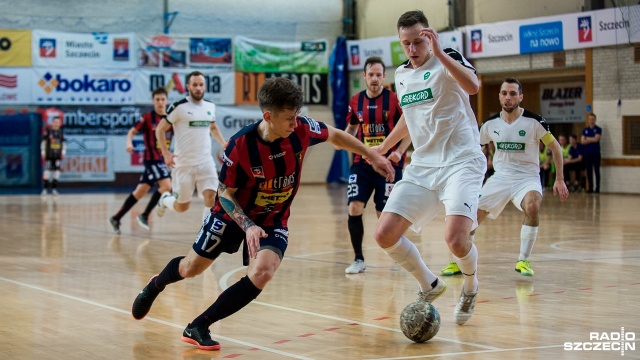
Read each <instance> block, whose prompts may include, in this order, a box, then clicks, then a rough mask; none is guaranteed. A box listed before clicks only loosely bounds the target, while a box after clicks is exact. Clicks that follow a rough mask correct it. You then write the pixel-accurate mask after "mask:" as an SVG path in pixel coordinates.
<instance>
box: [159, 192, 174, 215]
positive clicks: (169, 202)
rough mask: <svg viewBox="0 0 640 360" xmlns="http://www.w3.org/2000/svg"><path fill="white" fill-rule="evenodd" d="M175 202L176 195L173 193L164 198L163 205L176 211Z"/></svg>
mask: <svg viewBox="0 0 640 360" xmlns="http://www.w3.org/2000/svg"><path fill="white" fill-rule="evenodd" d="M175 202H176V197H175V196H173V195H171V196H167V197H166V198H164V199H162V205H164V206H165V207H166V208H167V209H169V210H171V211H176V209H174V208H173V203H175Z"/></svg>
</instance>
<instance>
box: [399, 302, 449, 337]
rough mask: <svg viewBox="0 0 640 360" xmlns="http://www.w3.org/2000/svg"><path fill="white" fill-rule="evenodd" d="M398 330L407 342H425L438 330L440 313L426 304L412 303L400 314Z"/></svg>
mask: <svg viewBox="0 0 640 360" xmlns="http://www.w3.org/2000/svg"><path fill="white" fill-rule="evenodd" d="M400 329H402V333H403V334H404V336H406V337H407V338H408V339H409V340H411V341H415V342H417V343H422V342H425V341H427V340H429V339H431V338H432V337H434V336H436V334H437V333H438V330H440V313H439V312H438V310H437V309H436V308H435V307H434V306H433V305H431V304H430V303H428V302H424V301H415V302H412V303H411V304H409V305H407V307H405V308H404V310H402V314H400Z"/></svg>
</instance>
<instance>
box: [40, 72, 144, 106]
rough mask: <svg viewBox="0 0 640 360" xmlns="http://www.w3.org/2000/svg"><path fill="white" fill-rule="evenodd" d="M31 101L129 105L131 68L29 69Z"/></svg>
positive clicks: (130, 97)
mask: <svg viewBox="0 0 640 360" xmlns="http://www.w3.org/2000/svg"><path fill="white" fill-rule="evenodd" d="M32 72H33V74H32V79H31V88H32V99H31V102H32V103H33V104H110V105H121V104H133V82H134V81H133V78H134V72H133V71H122V70H120V71H119V70H98V69H94V70H90V69H84V70H80V69H46V68H32Z"/></svg>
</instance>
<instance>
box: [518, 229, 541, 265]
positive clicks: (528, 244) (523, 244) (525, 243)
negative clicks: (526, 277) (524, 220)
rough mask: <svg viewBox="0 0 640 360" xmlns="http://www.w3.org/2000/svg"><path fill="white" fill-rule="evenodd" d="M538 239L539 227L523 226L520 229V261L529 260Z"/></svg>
mask: <svg viewBox="0 0 640 360" xmlns="http://www.w3.org/2000/svg"><path fill="white" fill-rule="evenodd" d="M537 237H538V227H537V226H529V225H522V228H521V229H520V257H519V258H518V260H527V259H528V258H529V255H531V251H532V250H533V244H535V243H536V238H537Z"/></svg>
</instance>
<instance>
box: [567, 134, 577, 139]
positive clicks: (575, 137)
mask: <svg viewBox="0 0 640 360" xmlns="http://www.w3.org/2000/svg"><path fill="white" fill-rule="evenodd" d="M571 138H573V139H576V140H578V136H577V135H576V134H571V135H569V139H571Z"/></svg>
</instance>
